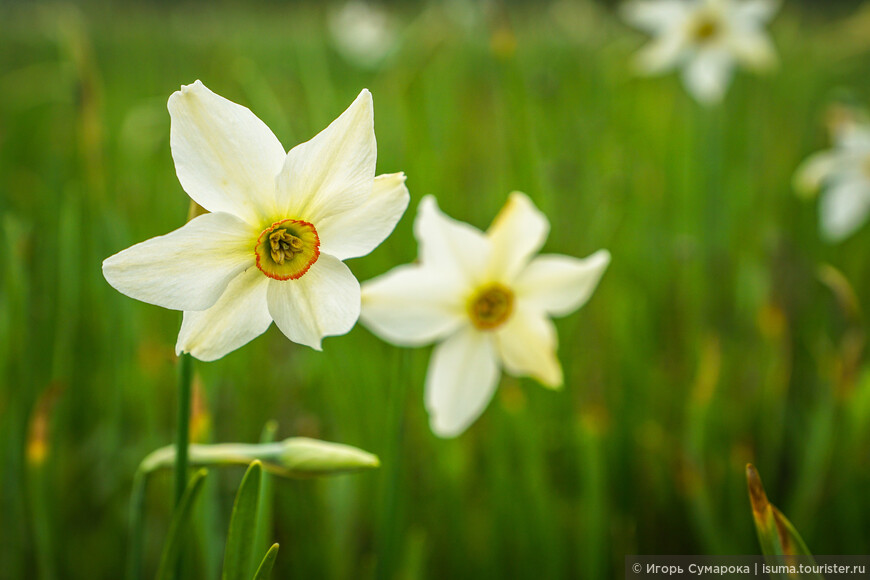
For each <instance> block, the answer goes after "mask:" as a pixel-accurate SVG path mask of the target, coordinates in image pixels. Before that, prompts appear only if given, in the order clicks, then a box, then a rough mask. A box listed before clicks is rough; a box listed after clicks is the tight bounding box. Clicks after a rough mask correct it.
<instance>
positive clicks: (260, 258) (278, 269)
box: [254, 219, 320, 280]
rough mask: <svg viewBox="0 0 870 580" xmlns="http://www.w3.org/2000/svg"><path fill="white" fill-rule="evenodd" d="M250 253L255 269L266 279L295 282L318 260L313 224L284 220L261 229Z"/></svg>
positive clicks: (317, 242)
mask: <svg viewBox="0 0 870 580" xmlns="http://www.w3.org/2000/svg"><path fill="white" fill-rule="evenodd" d="M254 253H255V254H256V256H257V268H259V269H260V271H261V272H262V273H263V274H265V275H266V276H268V277H269V278H272V279H274V280H296V279H298V278H301V277H302V276H303V275H304V274H305V272H307V271H308V269H309V268H310V267H311V265H312V264H314V262H316V261H317V258H318V257H320V238H319V237H318V236H317V230H316V229H314V225H313V224H310V223H308V222H305V221H302V220H291V219H286V220H282V221H280V222H275V223H274V224H272V225H271V226H269V227H268V228H266V229H265V230H263V232H262V233H261V234H260V237H259V238H257V245H256V246H255V247H254Z"/></svg>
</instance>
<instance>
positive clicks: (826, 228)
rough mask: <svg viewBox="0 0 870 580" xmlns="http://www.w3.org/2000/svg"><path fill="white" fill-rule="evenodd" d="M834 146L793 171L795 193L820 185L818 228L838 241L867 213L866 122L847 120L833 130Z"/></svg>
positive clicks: (869, 145) (869, 132)
mask: <svg viewBox="0 0 870 580" xmlns="http://www.w3.org/2000/svg"><path fill="white" fill-rule="evenodd" d="M832 133H833V139H834V147H833V148H832V149H829V150H827V151H820V152H818V153H816V154H814V155H811V156H810V157H809V158H808V159H807V160H806V161H804V162H803V164H801V166H800V167H799V168H798V170H797V172H796V173H795V188H796V189H797V191H798V193H801V194H812V193H815V191H816V190H818V189H819V188H820V187H824V188H825V189H824V192H823V193H822V196H821V200H820V203H819V229H820V231H821V234H822V236H823V237H824V238H826V239H827V240H828V241H831V242H839V241H841V240H843V239H845V238H847V237H849V236H850V235H852V234H853V233H855V232H856V231H857V230H858V228H860V227H861V226H862V225H863V224H864V222H865V221H867V215H868V214H870V123H866V122H847V123H844V124H842V125H838V126H837V127H835V129H834V130H833V132H832Z"/></svg>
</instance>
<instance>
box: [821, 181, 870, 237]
mask: <svg viewBox="0 0 870 580" xmlns="http://www.w3.org/2000/svg"><path fill="white" fill-rule="evenodd" d="M819 211H820V213H821V216H820V217H821V221H820V227H821V232H822V235H823V236H824V237H825V238H827V239H828V241H831V242H839V241H841V240H843V239H845V238H846V237H848V236H850V235H851V234H853V233H854V232H855V231H856V230H857V229H858V228H859V227H861V225H862V224H863V223H864V222H865V221H866V219H867V215H868V213H870V182H868V181H866V180H859V179H849V180H847V181H842V182H839V183H836V184H835V185H833V186H831V187H830V188H829V189H828V190H826V191H825V193H824V194H823V195H822V198H821V205H820V208H819Z"/></svg>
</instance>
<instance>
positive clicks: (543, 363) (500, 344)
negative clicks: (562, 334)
mask: <svg viewBox="0 0 870 580" xmlns="http://www.w3.org/2000/svg"><path fill="white" fill-rule="evenodd" d="M495 344H496V347H497V349H498V354H499V357H500V358H501V360H502V363H503V364H504V367H505V369H506V370H507V372H508V373H510V374H512V375H514V376H518V377H532V378H533V379H535V380H536V381H538V382H539V383H541V384H542V385H544V386H546V387H550V388H558V387H561V386H562V382H563V377H562V365H560V364H559V359H558V358H557V357H556V348H557V347H558V336H557V334H556V328H555V327H554V326H553V322H552V321H551V320H550V319H549V318H547V317H546V316H545V315H544V314H543V313H540V312H536V311H534V310H533V309H531V308H518V309H517V310H516V311H515V312H514V313H513V315H512V316H511V317H510V319H509V320H508V321H507V322H506V323H505V324H504V326H503V327H501V328H499V329H498V330H497V331H495Z"/></svg>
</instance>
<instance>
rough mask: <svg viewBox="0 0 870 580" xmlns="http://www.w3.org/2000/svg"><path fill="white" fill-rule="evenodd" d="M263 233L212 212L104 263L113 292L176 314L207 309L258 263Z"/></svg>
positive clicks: (229, 216)
mask: <svg viewBox="0 0 870 580" xmlns="http://www.w3.org/2000/svg"><path fill="white" fill-rule="evenodd" d="M256 239H257V232H256V231H253V230H252V229H251V227H250V226H249V225H248V224H246V223H245V222H243V221H242V220H240V219H239V218H237V217H235V216H233V215H230V214H228V213H209V214H205V215H201V216H199V217H197V218H194V219H192V220H191V221H189V222H188V223H187V224H186V225H184V226H183V227H181V228H179V229H177V230H175V231H174V232H170V233H168V234H166V235H164V236H159V237H156V238H152V239H150V240H146V241H144V242H141V243H139V244H136V245H135V246H132V247H130V248H127V249H126V250H124V251H122V252H119V253H117V254H115V255H114V256H110V257H108V258H106V259H105V260H104V261H103V276H105V278H106V280H107V281H108V282H109V284H111V285H112V287H113V288H115V289H116V290H118V291H119V292H121V293H122V294H126V295H127V296H130V297H131V298H135V299H136V300H141V301H142V302H147V303H149V304H156V305H157V306H162V307H164V308H171V309H173V310H205V309H207V308H209V307H210V306H212V305H213V304H214V303H215V302H217V300H218V298H220V296H221V294H223V292H224V290H225V289H226V287H227V285H228V284H229V283H230V281H231V280H232V279H233V278H235V277H236V276H237V275H238V274H239V273H240V272H242V271H243V270H245V268H248V267H250V266H253V265H254V251H253V244H254V241H255V240H256Z"/></svg>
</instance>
